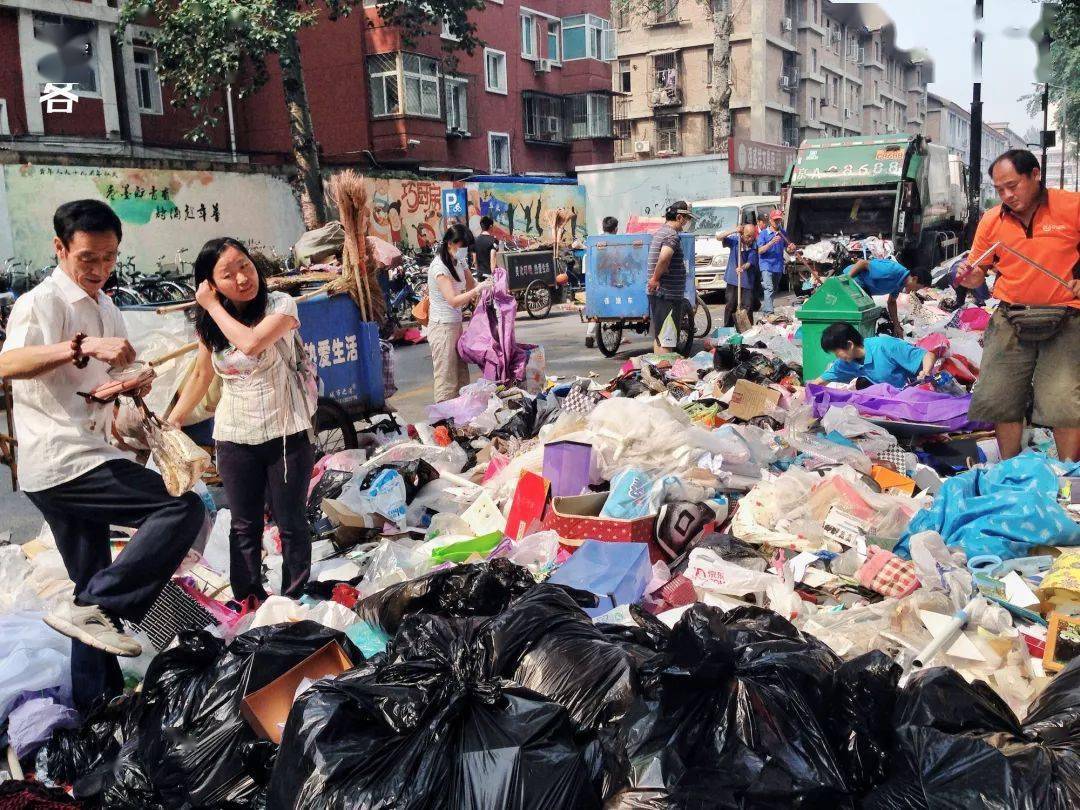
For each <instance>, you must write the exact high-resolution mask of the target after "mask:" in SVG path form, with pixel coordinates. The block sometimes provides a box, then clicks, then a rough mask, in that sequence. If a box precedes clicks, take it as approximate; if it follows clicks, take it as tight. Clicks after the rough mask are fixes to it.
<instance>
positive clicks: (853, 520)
mask: <svg viewBox="0 0 1080 810" xmlns="http://www.w3.org/2000/svg"><path fill="white" fill-rule="evenodd" d="M869 528H870V526H869V524H868V523H867V522H866V521H863V520H859V519H858V518H857V517H853V516H852V515H849V514H848V513H847V512H845V511H844V510H843V509H841V508H840V507H839V506H834V507H832V509H830V510H829V514H828V515H826V516H825V522H824V523H823V524H822V526H821V531H822V533H823V534H824V535H825V537H826V538H828V539H829V540H834V541H836V542H837V543H840V544H841V545H844V546H848V547H855V548H858V546H859V539H860V538H861V539H862V551H861V553H862V556H863V558H865V556H866V533H867V531H868V530H869Z"/></svg>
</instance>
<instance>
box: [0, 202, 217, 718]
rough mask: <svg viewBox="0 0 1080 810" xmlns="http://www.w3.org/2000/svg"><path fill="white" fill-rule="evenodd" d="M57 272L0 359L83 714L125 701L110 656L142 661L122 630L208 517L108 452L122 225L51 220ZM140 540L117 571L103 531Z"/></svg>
mask: <svg viewBox="0 0 1080 810" xmlns="http://www.w3.org/2000/svg"><path fill="white" fill-rule="evenodd" d="M53 226H54V228H55V231H56V237H55V238H54V239H53V247H54V249H55V251H56V256H57V268H56V269H55V270H54V271H53V273H52V275H50V276H49V277H48V278H47V279H45V280H44V281H42V282H41V284H39V285H38V286H37V287H35V288H34V289H33V290H31V291H30V292H28V293H26V294H25V295H23V296H22V297H20V298H19V299H18V300H17V301H16V302H15V306H14V308H13V309H12V311H11V316H10V318H9V320H8V329H7V335H8V336H7V341H6V342H5V343H4V346H3V350H2V351H0V377H6V378H7V379H9V380H11V381H12V394H13V396H14V405H15V407H14V417H15V436H16V439H17V440H18V449H19V478H20V482H21V483H22V484H23V489H24V491H25V492H26V494H27V496H28V497H29V498H30V500H31V501H32V502H33V503H34V505H35V506H37V508H38V509H40V510H41V513H42V515H43V516H44V517H45V520H46V522H47V523H48V524H49V528H50V529H51V530H52V533H53V536H54V537H55V539H56V547H57V550H58V551H59V552H60V555H61V557H63V559H64V565H65V567H66V568H67V571H68V576H70V577H71V579H72V581H73V582H74V583H75V598H74V601H73V602H72V603H70V604H65V605H63V606H61V607H60V608H58V609H57V610H56V611H54V612H52V613H50V614H49V615H48V616H47V617H46V618H45V621H46V622H47V623H48V624H49V626H51V627H53V628H54V629H55V630H57V631H59V632H61V633H63V634H64V635H66V636H69V637H70V638H71V639H72V645H71V670H72V691H73V696H74V699H75V705H76V707H77V708H78V709H80V710H81V711H84V712H85V711H87V710H89V709H90V708H91V707H92V706H93V705H94V704H95V703H97V702H98V701H100V700H102V699H109V698H111V697H113V696H115V695H117V694H119V693H120V692H121V691H122V690H123V685H124V682H123V677H122V675H121V673H120V666H119V664H118V663H117V661H116V658H115V656H117V655H122V656H137V655H139V653H140V652H141V648H140V646H139V644H138V643H137V642H136V641H134V640H133V639H131V638H129V637H127V636H125V635H124V633H123V631H122V628H121V626H120V623H119V620H120V619H128V620H131V621H139V620H141V619H142V617H143V616H144V615H145V614H146V612H147V610H149V608H150V605H151V604H152V603H153V601H154V600H155V599H156V598H157V595H158V593H159V592H160V591H161V588H162V586H163V585H164V584H165V583H166V582H167V581H168V580H169V577H171V576H172V574H173V573H174V572H175V571H176V569H177V567H178V566H179V565H180V562H181V561H182V560H183V559H184V556H185V555H186V554H187V552H188V551H189V550H190V548H191V546H192V544H193V543H194V541H195V538H196V536H197V535H198V533H199V530H200V528H201V527H202V523H203V520H204V519H205V514H206V512H205V509H204V507H203V505H202V502H201V500H200V499H199V497H198V496H197V495H194V494H192V493H187V494H185V495H184V496H182V497H180V498H174V497H173V496H171V495H169V493H168V492H167V491H166V490H165V483H164V481H162V479H161V476H160V475H158V474H157V473H155V472H152V471H150V470H147V469H146V468H145V467H142V466H140V465H138V464H136V463H135V462H134V461H132V460H130V458H129V457H128V456H126V455H125V454H124V453H122V452H121V451H120V450H119V449H117V448H116V447H114V446H113V445H111V444H110V443H109V434H110V430H111V426H112V410H113V406H112V405H111V404H102V403H99V402H94V401H92V400H90V399H88V398H86V397H84V396H82V394H81V393H80V392H92V391H94V389H95V388H97V387H98V386H99V385H101V384H102V383H105V382H107V381H108V380H109V376H108V373H109V369H110V368H113V367H121V366H124V365H127V364H129V363H131V362H132V361H133V360H134V359H135V350H134V349H132V347H131V344H130V343H128V340H127V332H126V330H125V328H124V322H123V318H122V316H121V314H120V311H119V310H118V309H117V308H116V306H115V305H114V304H113V303H112V301H111V300H110V299H109V297H108V296H107V295H105V294H104V293H103V292H102V291H101V289H102V287H103V286H104V285H105V282H106V281H107V280H108V278H109V275H110V274H111V273H112V270H113V267H114V266H115V264H116V254H117V248H118V247H119V245H120V237H121V228H120V219H119V218H118V217H117V216H116V214H115V213H114V212H113V210H112V209H111V208H109V206H107V205H106V204H105V203H102V202H100V201H98V200H76V201H75V202H70V203H65V204H64V205H61V206H60V207H59V208H58V209H56V213H55V214H54V215H53ZM110 524H115V525H118V526H129V527H132V528H137V529H138V531H137V532H136V533H135V536H134V537H132V538H131V540H130V541H129V542H128V544H127V546H126V547H125V549H124V550H123V551H122V552H121V553H120V554H119V555H118V556H117V558H116V560H115V561H113V559H112V552H111V545H110V542H109V526H110Z"/></svg>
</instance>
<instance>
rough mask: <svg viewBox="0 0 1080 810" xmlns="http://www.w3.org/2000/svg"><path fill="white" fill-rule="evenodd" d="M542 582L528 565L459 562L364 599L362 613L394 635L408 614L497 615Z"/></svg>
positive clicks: (359, 607)
mask: <svg viewBox="0 0 1080 810" xmlns="http://www.w3.org/2000/svg"><path fill="white" fill-rule="evenodd" d="M535 585H536V580H534V579H533V577H532V574H530V573H529V571H528V569H527V568H523V567H522V566H520V565H515V564H514V563H512V562H510V561H509V560H506V559H502V558H498V559H494V560H492V561H491V562H485V563H470V564H466V565H457V566H454V567H453V568H446V569H443V570H440V571H433V572H431V573H430V574H425V575H424V576H422V577H417V578H416V579H410V580H408V581H406V582H399V583H396V584H394V585H390V586H389V587H387V588H383V589H382V590H381V591H379V592H378V593H375V594H372V595H371V596H369V597H367V598H366V599H362V600H361V601H359V602H358V603H357V604H356V607H355V608H354V609H355V610H356V613H357V615H359V616H360V618H361V619H363V620H364V621H366V622H367V623H368V624H370V625H372V626H374V627H381V628H382V629H383V630H384V631H385V632H386V634H387V635H389V636H391V637H392V636H393V635H394V634H395V633H397V631H398V626H399V625H400V624H401V622H402V620H403V619H404V618H405V617H406V616H410V615H412V614H413V613H430V614H433V615H437V616H457V617H471V616H494V615H495V614H496V613H500V612H501V611H503V610H505V609H506V606H507V605H509V604H510V602H512V601H513V600H514V599H516V598H517V597H519V596H521V595H522V594H523V593H525V592H526V591H528V590H529V589H530V588H532V587H534V586H535Z"/></svg>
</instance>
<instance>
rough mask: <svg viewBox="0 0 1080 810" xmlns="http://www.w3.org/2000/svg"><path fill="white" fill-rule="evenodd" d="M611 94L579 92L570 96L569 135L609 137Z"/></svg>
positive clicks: (578, 137)
mask: <svg viewBox="0 0 1080 810" xmlns="http://www.w3.org/2000/svg"><path fill="white" fill-rule="evenodd" d="M612 132H613V127H612V121H611V96H608V95H605V94H603V93H579V94H577V95H573V96H570V137H571V138H574V139H581V138H610V137H611V136H612Z"/></svg>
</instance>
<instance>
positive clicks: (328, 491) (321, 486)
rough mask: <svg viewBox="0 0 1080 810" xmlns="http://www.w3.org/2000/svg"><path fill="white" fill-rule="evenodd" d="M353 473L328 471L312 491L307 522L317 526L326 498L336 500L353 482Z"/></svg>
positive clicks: (308, 503)
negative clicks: (348, 484) (346, 486)
mask: <svg viewBox="0 0 1080 810" xmlns="http://www.w3.org/2000/svg"><path fill="white" fill-rule="evenodd" d="M352 477H353V474H352V473H351V472H344V471H343V470H327V471H326V472H324V473H323V475H322V478H320V479H319V482H318V483H317V484H316V485H315V486H314V488H313V489H312V490H311V494H310V495H308V499H307V522H308V523H309V524H310V525H315V524H316V523H317V522H318V521H319V519H320V518H322V516H323V512H322V502H323V499H324V498H336V497H337V496H338V495H340V494H341V490H343V489H344V488H345V485H346V484H347V483H349V482H350V481H351V480H352Z"/></svg>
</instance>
